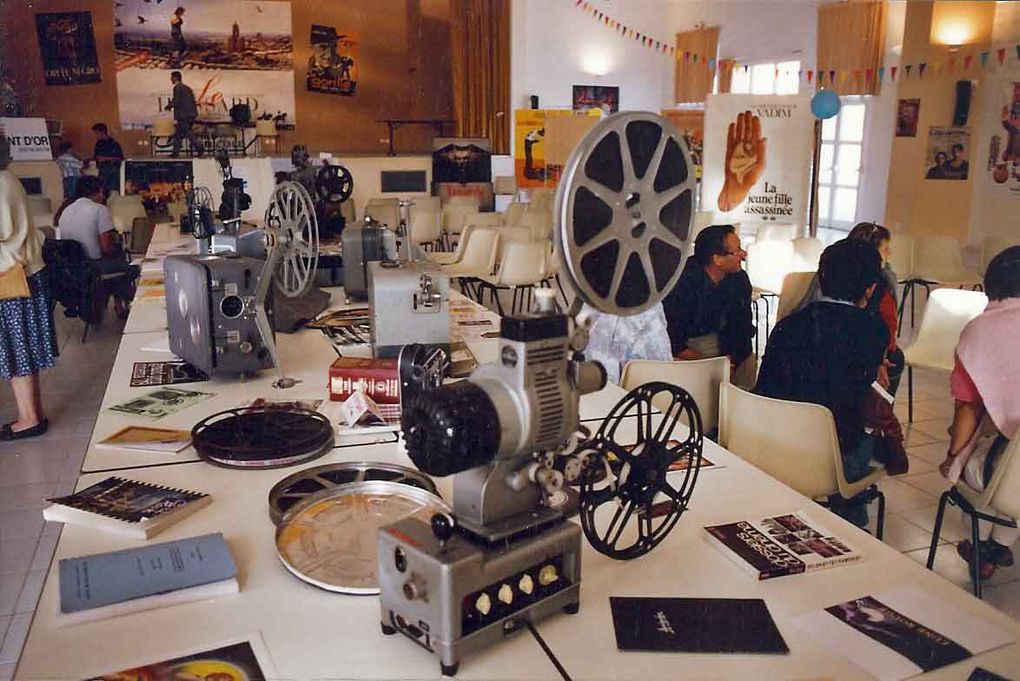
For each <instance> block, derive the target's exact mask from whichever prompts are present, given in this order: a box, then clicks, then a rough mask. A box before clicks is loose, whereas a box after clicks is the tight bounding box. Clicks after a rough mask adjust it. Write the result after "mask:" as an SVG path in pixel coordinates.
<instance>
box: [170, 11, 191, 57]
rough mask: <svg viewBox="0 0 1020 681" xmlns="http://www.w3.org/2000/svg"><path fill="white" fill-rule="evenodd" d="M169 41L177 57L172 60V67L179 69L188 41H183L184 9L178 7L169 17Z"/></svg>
mask: <svg viewBox="0 0 1020 681" xmlns="http://www.w3.org/2000/svg"><path fill="white" fill-rule="evenodd" d="M170 40H171V41H172V42H173V44H174V49H175V50H176V51H177V57H176V58H175V59H174V60H173V65H174V66H176V67H180V65H181V62H182V61H183V60H184V53H185V52H187V51H188V41H186V40H185V39H184V8H183V7H178V8H177V9H175V10H174V15H173V16H172V17H170Z"/></svg>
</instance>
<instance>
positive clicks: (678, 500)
mask: <svg viewBox="0 0 1020 681" xmlns="http://www.w3.org/2000/svg"><path fill="white" fill-rule="evenodd" d="M653 400H654V401H655V402H656V403H657V404H660V405H662V406H663V407H664V408H663V411H662V414H659V415H654V416H653V414H654V412H655V408H654V407H653V404H652V403H653ZM631 419H633V420H634V421H633V425H636V430H637V438H636V442H635V441H628V440H631V438H627V437H624V436H623V433H622V432H620V429H621V427H622V426H623V425H624V424H626V423H628V422H629V421H630V420H631ZM684 430H686V434H684ZM702 442H703V435H702V430H701V414H700V413H699V412H698V407H697V405H696V404H695V402H694V399H693V398H692V397H691V396H690V395H689V394H688V393H687V392H686V391H685V390H683V389H682V388H679V387H677V386H675V385H673V384H671V383H663V382H655V383H646V384H644V385H641V386H638V387H637V388H635V389H633V390H631V391H630V392H629V393H628V394H627V396H626V397H624V398H623V399H622V400H620V402H619V403H618V404H617V405H616V406H615V407H614V408H613V410H612V411H611V412H610V413H609V416H607V417H606V419H605V421H603V422H602V426H601V427H600V428H599V430H598V432H597V433H596V434H595V435H594V436H593V437H592V438H591V439H590V440H588V442H587V443H586V445H584V447H583V449H585V450H589V452H590V454H589V456H591V455H594V457H596V458H595V460H596V461H599V462H600V463H601V466H599V465H596V466H595V467H589V468H587V469H586V470H585V472H584V474H583V476H582V478H581V487H580V508H579V509H578V514H579V515H580V520H581V529H582V530H584V534H585V536H586V537H587V538H588V541H589V542H590V543H591V545H592V548H594V549H595V550H596V551H598V552H600V553H602V554H605V555H607V556H609V557H610V558H616V559H620V560H628V559H631V558H638V557H640V556H643V555H644V554H646V553H648V552H649V551H651V550H652V549H654V548H655V547H656V546H658V544H659V542H661V541H662V540H663V539H665V538H666V535H668V534H669V532H670V530H672V529H673V527H674V526H675V525H676V523H677V521H678V520H679V519H680V516H681V515H683V512H684V511H685V510H687V505H688V503H689V502H690V498H691V493H692V492H693V491H694V484H695V482H696V481H697V479H698V470H699V469H700V467H701V451H702ZM671 469H672V470H671Z"/></svg>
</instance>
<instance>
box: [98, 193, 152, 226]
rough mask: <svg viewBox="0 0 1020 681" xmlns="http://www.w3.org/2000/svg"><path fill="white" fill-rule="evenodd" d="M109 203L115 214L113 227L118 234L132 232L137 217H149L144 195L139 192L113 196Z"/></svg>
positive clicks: (113, 214)
mask: <svg viewBox="0 0 1020 681" xmlns="http://www.w3.org/2000/svg"><path fill="white" fill-rule="evenodd" d="M107 204H108V206H109V208H110V214H111V215H112V216H113V227H114V229H116V230H117V233H118V234H124V233H125V232H130V231H131V229H132V227H133V225H134V221H135V218H144V217H147V214H146V212H145V206H144V205H143V204H142V197H141V196H139V195H138V194H131V195H128V196H111V197H110V200H109V201H108V202H107Z"/></svg>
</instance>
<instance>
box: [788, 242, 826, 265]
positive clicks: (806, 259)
mask: <svg viewBox="0 0 1020 681" xmlns="http://www.w3.org/2000/svg"><path fill="white" fill-rule="evenodd" d="M824 250H825V244H823V243H822V241H821V239H816V238H814V237H810V236H802V237H797V238H796V239H794V240H793V271H794V272H815V271H817V270H818V261H819V260H820V259H821V257H822V251H824Z"/></svg>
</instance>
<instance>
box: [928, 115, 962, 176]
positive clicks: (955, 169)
mask: <svg viewBox="0 0 1020 681" xmlns="http://www.w3.org/2000/svg"><path fill="white" fill-rule="evenodd" d="M924 168H925V171H924V179H926V180H966V179H967V176H968V175H969V174H970V128H936V127H931V128H928V150H927V151H926V152H925V164H924Z"/></svg>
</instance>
